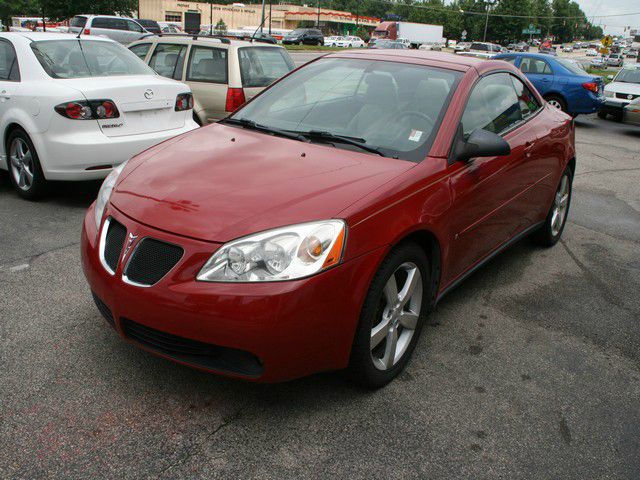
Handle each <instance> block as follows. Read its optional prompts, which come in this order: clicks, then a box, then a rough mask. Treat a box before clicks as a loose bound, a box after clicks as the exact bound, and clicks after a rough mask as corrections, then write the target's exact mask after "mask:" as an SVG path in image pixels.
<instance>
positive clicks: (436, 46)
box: [418, 43, 442, 52]
mask: <svg viewBox="0 0 640 480" xmlns="http://www.w3.org/2000/svg"><path fill="white" fill-rule="evenodd" d="M418 49H419V50H431V51H434V52H440V51H442V44H441V43H432V44H426V43H423V44H422V45H420V46H419V47H418Z"/></svg>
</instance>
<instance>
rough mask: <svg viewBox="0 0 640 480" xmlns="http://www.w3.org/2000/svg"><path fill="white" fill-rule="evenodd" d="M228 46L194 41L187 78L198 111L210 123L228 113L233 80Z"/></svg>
mask: <svg viewBox="0 0 640 480" xmlns="http://www.w3.org/2000/svg"><path fill="white" fill-rule="evenodd" d="M228 53H229V52H228V50H227V49H225V48H216V47H205V46H201V45H192V46H191V51H190V52H189V61H188V63H187V71H186V74H185V81H186V83H187V84H188V85H189V87H191V91H192V92H193V96H194V99H195V103H196V113H197V114H198V115H199V117H200V118H201V119H203V120H204V121H205V122H206V123H211V122H214V121H217V120H220V119H222V118H224V117H226V116H227V115H228V114H229V112H227V111H226V110H225V106H226V99H227V86H228V83H229V66H228V64H229V61H228Z"/></svg>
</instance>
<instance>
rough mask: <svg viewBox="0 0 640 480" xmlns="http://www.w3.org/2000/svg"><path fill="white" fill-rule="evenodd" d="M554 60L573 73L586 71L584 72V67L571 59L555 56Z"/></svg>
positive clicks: (581, 73) (580, 73)
mask: <svg viewBox="0 0 640 480" xmlns="http://www.w3.org/2000/svg"><path fill="white" fill-rule="evenodd" d="M556 62H558V63H559V64H560V65H562V66H563V67H564V68H566V69H567V70H569V71H570V72H571V73H573V74H575V75H587V72H585V71H584V69H583V68H581V67H580V65H578V64H576V63H574V62H572V61H571V60H565V59H564V58H556Z"/></svg>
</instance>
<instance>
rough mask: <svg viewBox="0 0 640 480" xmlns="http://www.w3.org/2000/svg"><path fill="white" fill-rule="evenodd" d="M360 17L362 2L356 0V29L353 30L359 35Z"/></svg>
mask: <svg viewBox="0 0 640 480" xmlns="http://www.w3.org/2000/svg"><path fill="white" fill-rule="evenodd" d="M359 19H360V2H359V1H356V31H355V32H353V34H354V35H358V20H359Z"/></svg>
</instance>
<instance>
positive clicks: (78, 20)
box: [69, 16, 87, 28]
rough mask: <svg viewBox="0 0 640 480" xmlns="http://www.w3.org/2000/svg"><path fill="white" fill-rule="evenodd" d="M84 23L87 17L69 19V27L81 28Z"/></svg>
mask: <svg viewBox="0 0 640 480" xmlns="http://www.w3.org/2000/svg"><path fill="white" fill-rule="evenodd" d="M86 23H87V17H82V16H77V17H73V18H72V19H71V21H70V22H69V26H70V27H80V28H82V27H84V25H85V24H86Z"/></svg>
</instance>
